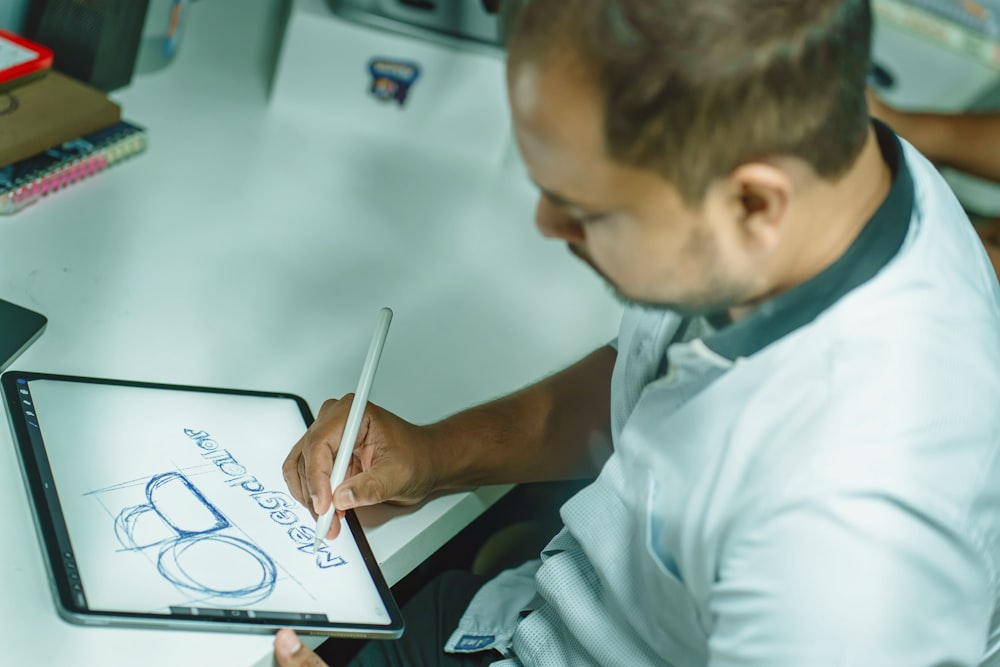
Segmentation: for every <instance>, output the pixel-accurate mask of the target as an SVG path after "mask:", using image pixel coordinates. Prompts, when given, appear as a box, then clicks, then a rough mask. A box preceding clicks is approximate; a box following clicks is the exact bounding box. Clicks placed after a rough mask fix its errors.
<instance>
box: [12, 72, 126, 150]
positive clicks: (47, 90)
mask: <svg viewBox="0 0 1000 667" xmlns="http://www.w3.org/2000/svg"><path fill="white" fill-rule="evenodd" d="M7 95H9V98H8V99H6V100H3V99H0V167H2V166H5V165H9V164H12V163H14V162H17V161H18V160H23V159H24V158H27V157H31V156H32V155H36V154H38V153H41V152H43V151H45V150H48V149H49V148H52V147H53V146H59V145H60V144H62V143H64V142H67V141H71V140H73V139H77V138H79V137H81V136H83V135H85V134H88V133H90V132H94V131H95V130H100V129H103V128H105V127H108V126H111V125H114V124H115V123H117V122H118V121H119V120H121V107H120V106H118V105H117V104H115V103H114V102H112V101H111V100H110V99H108V97H107V95H105V94H104V93H102V92H101V91H99V90H97V89H96V88H92V87H90V86H88V85H86V84H83V83H80V82H79V81H77V80H75V79H72V78H70V77H68V76H66V75H65V74H61V73H59V72H56V71H51V72H49V73H48V74H46V75H45V76H43V77H41V78H40V79H35V80H33V81H30V82H28V83H25V84H24V85H22V86H18V87H17V88H14V89H12V90H9V91H6V93H5V94H2V95H0V97H6V96H7ZM5 110H6V112H5Z"/></svg>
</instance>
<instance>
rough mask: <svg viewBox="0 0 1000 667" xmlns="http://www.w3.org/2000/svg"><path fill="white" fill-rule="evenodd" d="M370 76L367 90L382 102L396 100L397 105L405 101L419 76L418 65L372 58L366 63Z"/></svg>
mask: <svg viewBox="0 0 1000 667" xmlns="http://www.w3.org/2000/svg"><path fill="white" fill-rule="evenodd" d="M368 72H369V73H370V74H371V76H372V85H371V88H369V92H371V94H372V95H374V96H375V98H376V99H378V100H381V101H383V102H391V101H393V100H395V101H396V103H397V104H399V106H403V104H404V103H405V102H406V96H407V95H409V94H410V88H412V87H413V84H414V83H416V81H417V78H418V77H419V76H420V66H419V65H417V64H416V63H411V62H406V61H404V60H391V59H389V58H374V59H372V60H371V62H369V63H368Z"/></svg>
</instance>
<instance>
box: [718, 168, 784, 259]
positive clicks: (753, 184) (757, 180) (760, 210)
mask: <svg viewBox="0 0 1000 667" xmlns="http://www.w3.org/2000/svg"><path fill="white" fill-rule="evenodd" d="M793 188H794V184H793V183H792V179H791V177H790V176H789V174H788V173H786V172H785V171H784V170H782V169H780V168H778V167H777V166H775V165H772V164H768V163H766V162H750V163H747V164H742V165H740V166H739V167H737V168H736V169H734V170H733V171H732V172H731V173H730V174H729V176H728V178H726V184H725V189H726V191H727V194H728V196H729V201H730V205H729V210H730V211H731V212H732V215H733V220H734V222H735V223H736V224H737V225H738V226H739V230H738V231H739V233H740V235H741V236H742V238H743V240H744V241H745V243H747V247H748V249H750V250H753V251H757V252H760V251H764V252H768V251H770V250H773V249H774V248H775V247H777V245H778V243H779V242H780V241H781V237H782V235H783V234H784V232H785V228H786V224H785V223H786V222H787V218H788V211H789V203H790V202H791V197H792V191H793Z"/></svg>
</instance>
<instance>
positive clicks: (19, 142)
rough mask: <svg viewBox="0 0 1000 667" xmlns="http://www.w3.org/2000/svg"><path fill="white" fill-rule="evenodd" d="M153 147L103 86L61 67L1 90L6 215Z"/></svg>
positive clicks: (1, 184)
mask: <svg viewBox="0 0 1000 667" xmlns="http://www.w3.org/2000/svg"><path fill="white" fill-rule="evenodd" d="M0 37H2V35H0ZM0 55H2V54H0ZM0 60H2V58H0ZM0 65H2V63H0ZM145 147H146V132H145V130H144V129H143V128H141V127H139V126H137V125H134V124H132V123H127V122H124V121H123V120H122V117H121V107H120V106H119V105H118V104H116V103H114V102H113V101H112V100H110V99H109V98H108V97H107V95H105V94H104V93H103V92H101V91H99V90H97V89H96V88H92V87H90V86H88V85H86V84H83V83H81V82H79V81H76V80H75V79H72V78H70V77H68V76H66V75H64V74H61V73H60V72H57V71H54V70H48V71H45V72H41V73H36V74H35V75H33V76H31V77H25V78H24V81H23V82H20V81H12V82H10V83H8V84H7V85H5V86H4V87H3V89H2V90H0V214H9V213H14V212H16V211H19V210H21V209H22V208H24V207H25V206H27V205H28V204H31V203H33V202H35V201H38V199H40V198H41V197H44V196H45V195H47V194H50V193H52V192H55V191H57V190H60V189H62V188H64V187H66V186H67V185H70V184H71V183H75V182H77V181H79V180H81V179H83V178H86V177H88V176H91V175H93V174H96V173H99V172H101V171H103V170H104V169H106V168H108V167H110V166H111V165H113V164H115V163H117V162H119V161H121V160H123V159H125V158H127V157H130V156H132V155H135V154H137V153H139V152H141V151H142V150H144V149H145Z"/></svg>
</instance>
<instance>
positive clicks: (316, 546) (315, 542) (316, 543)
mask: <svg viewBox="0 0 1000 667" xmlns="http://www.w3.org/2000/svg"><path fill="white" fill-rule="evenodd" d="M321 544H323V540H321V539H319V538H318V537H315V538H313V553H316V551H317V550H318V549H319V545H321Z"/></svg>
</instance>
